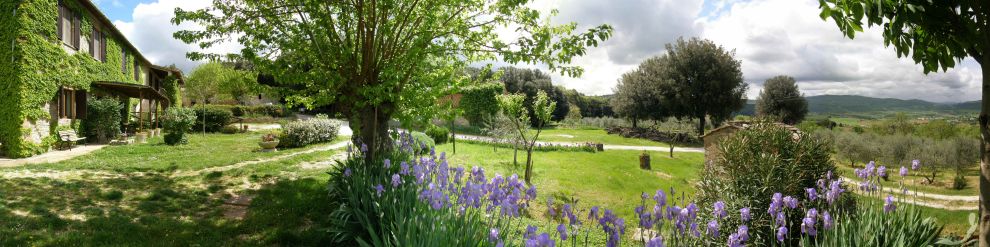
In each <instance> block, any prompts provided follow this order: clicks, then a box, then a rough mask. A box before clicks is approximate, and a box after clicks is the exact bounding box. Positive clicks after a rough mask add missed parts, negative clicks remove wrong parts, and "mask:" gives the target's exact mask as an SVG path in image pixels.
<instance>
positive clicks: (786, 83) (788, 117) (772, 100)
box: [756, 75, 831, 129]
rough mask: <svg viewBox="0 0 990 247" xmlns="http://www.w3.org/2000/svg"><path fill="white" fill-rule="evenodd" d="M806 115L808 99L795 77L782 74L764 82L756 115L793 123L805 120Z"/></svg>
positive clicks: (757, 100)
mask: <svg viewBox="0 0 990 247" xmlns="http://www.w3.org/2000/svg"><path fill="white" fill-rule="evenodd" d="M806 115H808V101H807V100H805V99H804V95H803V94H801V91H800V90H798V85H797V82H796V81H795V80H794V77H790V76H785V75H780V76H775V77H772V78H770V79H767V81H766V82H764V83H763V91H761V92H760V96H759V98H757V99H756V116H758V117H769V118H772V119H775V120H779V121H781V122H783V123H786V124H791V125H793V124H797V123H800V122H801V121H802V120H804V117H805V116H806ZM830 129H831V128H830Z"/></svg>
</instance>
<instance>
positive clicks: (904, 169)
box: [901, 166, 908, 177]
mask: <svg viewBox="0 0 990 247" xmlns="http://www.w3.org/2000/svg"><path fill="white" fill-rule="evenodd" d="M907 175H908V169H907V167H903V166H901V177H907Z"/></svg>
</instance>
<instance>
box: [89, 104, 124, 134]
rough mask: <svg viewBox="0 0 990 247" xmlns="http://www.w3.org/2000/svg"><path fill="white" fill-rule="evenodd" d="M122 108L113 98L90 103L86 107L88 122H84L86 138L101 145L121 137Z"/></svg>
mask: <svg viewBox="0 0 990 247" xmlns="http://www.w3.org/2000/svg"><path fill="white" fill-rule="evenodd" d="M122 107H123V106H122V105H121V104H120V101H117V100H116V99H112V98H102V99H95V100H91V101H89V104H88V105H87V106H86V121H83V128H84V129H85V130H86V136H87V137H88V138H90V139H91V140H94V141H96V142H99V143H105V142H107V141H110V140H111V139H113V138H116V137H117V136H119V135H120V121H121V114H120V109H121V108H122Z"/></svg>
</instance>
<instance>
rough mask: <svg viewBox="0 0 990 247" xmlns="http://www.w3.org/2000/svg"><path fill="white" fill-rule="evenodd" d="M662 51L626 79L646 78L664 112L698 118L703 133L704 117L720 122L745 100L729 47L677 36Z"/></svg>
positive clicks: (699, 129) (740, 78)
mask: <svg viewBox="0 0 990 247" xmlns="http://www.w3.org/2000/svg"><path fill="white" fill-rule="evenodd" d="M666 51H667V53H666V54H663V55H660V56H658V57H654V58H651V59H648V60H646V61H645V62H643V64H641V65H640V67H639V68H638V70H637V72H636V74H637V75H639V76H638V77H634V76H632V75H631V76H630V77H633V78H631V79H630V80H647V81H648V82H646V83H645V84H646V85H659V86H655V87H648V89H653V90H660V91H659V92H654V93H653V94H655V95H663V97H662V98H660V101H661V102H662V103H663V105H664V107H663V108H664V110H666V112H665V114H661V115H665V116H674V117H677V118H694V119H697V120H698V128H697V133H698V135H703V134H704V132H705V126H706V124H705V123H706V121H707V120H709V119H710V120H712V121H713V122H715V123H720V122H722V121H724V120H728V119H730V118H731V117H732V113H733V112H738V111H739V110H740V109H742V108H743V106H744V105H745V104H746V98H745V96H746V89H747V88H748V84H746V83H745V82H743V78H742V71H741V67H740V66H741V65H740V61H739V60H736V59H735V58H734V56H735V54H734V52H732V51H728V50H725V48H723V47H721V46H718V45H716V44H715V43H714V42H712V41H710V40H703V39H698V38H691V39H689V40H685V39H683V38H681V39H678V40H677V42H675V43H673V44H667V45H666Z"/></svg>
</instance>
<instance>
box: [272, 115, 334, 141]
mask: <svg viewBox="0 0 990 247" xmlns="http://www.w3.org/2000/svg"><path fill="white" fill-rule="evenodd" d="M339 129H340V123H339V122H337V121H334V120H332V119H329V118H325V117H317V118H312V119H309V120H299V121H294V122H290V123H288V124H285V126H282V133H281V134H279V137H278V139H279V144H278V146H279V147H285V148H295V147H303V146H306V145H309V144H314V143H324V142H329V141H333V139H334V138H337V131H338V130H339Z"/></svg>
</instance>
